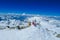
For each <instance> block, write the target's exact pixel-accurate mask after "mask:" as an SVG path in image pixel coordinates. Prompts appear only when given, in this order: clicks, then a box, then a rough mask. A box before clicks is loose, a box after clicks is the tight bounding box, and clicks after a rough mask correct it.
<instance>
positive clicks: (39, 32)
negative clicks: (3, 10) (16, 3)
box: [0, 13, 60, 40]
mask: <svg viewBox="0 0 60 40" xmlns="http://www.w3.org/2000/svg"><path fill="white" fill-rule="evenodd" d="M59 18H60V17H59ZM33 22H34V23H35V24H33ZM30 23H31V24H30ZM17 27H20V29H18V28H17ZM21 27H22V28H21ZM0 40H60V20H58V16H56V18H55V16H53V17H52V16H41V15H32V14H25V13H23V14H16V15H15V14H14V15H11V14H7V15H1V16H0Z"/></svg>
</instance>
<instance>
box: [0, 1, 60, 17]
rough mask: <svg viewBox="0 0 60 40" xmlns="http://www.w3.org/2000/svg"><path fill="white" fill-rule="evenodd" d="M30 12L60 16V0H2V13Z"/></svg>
mask: <svg viewBox="0 0 60 40" xmlns="http://www.w3.org/2000/svg"><path fill="white" fill-rule="evenodd" d="M23 12H25V13H29V14H41V15H56V16H60V1H59V0H0V13H23Z"/></svg>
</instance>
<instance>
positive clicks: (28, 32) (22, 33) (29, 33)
mask: <svg viewBox="0 0 60 40" xmlns="http://www.w3.org/2000/svg"><path fill="white" fill-rule="evenodd" d="M0 40H40V32H39V29H38V28H35V27H34V26H31V27H29V28H26V29H22V30H17V29H16V30H9V29H5V30H0Z"/></svg>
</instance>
